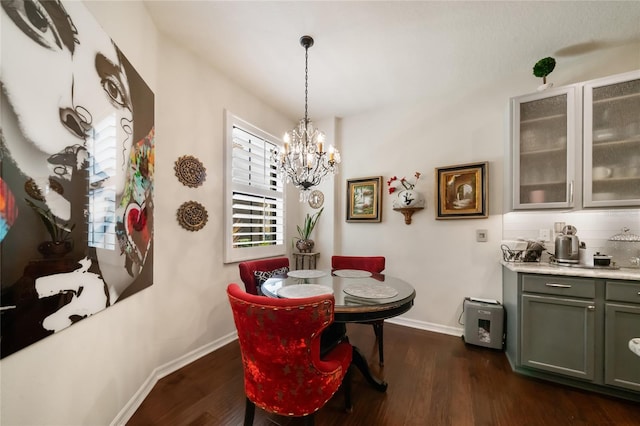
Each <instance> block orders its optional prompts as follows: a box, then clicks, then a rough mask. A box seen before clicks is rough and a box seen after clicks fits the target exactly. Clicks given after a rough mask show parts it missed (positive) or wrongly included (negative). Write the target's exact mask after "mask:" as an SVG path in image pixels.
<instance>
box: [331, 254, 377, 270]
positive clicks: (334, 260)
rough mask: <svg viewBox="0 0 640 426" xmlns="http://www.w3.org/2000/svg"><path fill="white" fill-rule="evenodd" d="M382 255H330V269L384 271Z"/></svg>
mask: <svg viewBox="0 0 640 426" xmlns="http://www.w3.org/2000/svg"><path fill="white" fill-rule="evenodd" d="M384 267H385V257H384V256H331V269H333V270H336V269H358V270H360V271H369V272H371V273H374V274H379V273H381V272H382V271H384Z"/></svg>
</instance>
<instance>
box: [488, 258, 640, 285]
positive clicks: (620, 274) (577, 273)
mask: <svg viewBox="0 0 640 426" xmlns="http://www.w3.org/2000/svg"><path fill="white" fill-rule="evenodd" d="M500 263H501V264H502V265H503V266H504V267H506V268H507V269H510V270H511V271H514V272H525V273H528V274H546V275H565V276H571V277H587V278H606V279H615V280H632V281H640V269H632V268H620V269H607V268H593V269H592V268H580V267H573V266H560V265H555V264H550V263H547V262H540V263H538V262H505V261H504V260H501V261H500Z"/></svg>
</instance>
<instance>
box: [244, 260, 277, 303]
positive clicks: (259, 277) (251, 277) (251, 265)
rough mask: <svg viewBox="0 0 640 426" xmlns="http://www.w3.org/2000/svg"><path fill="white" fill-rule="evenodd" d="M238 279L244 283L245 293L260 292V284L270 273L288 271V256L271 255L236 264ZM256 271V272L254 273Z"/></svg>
mask: <svg viewBox="0 0 640 426" xmlns="http://www.w3.org/2000/svg"><path fill="white" fill-rule="evenodd" d="M238 268H239V269H240V279H241V280H242V282H243V283H244V288H245V290H246V291H247V293H250V294H256V295H258V294H261V293H260V292H259V289H260V286H261V285H262V284H263V283H264V282H265V281H266V280H267V278H270V277H271V275H275V274H284V273H287V272H289V258H288V257H272V258H269V259H260V260H251V261H247V262H241V263H239V264H238ZM256 273H257V274H256Z"/></svg>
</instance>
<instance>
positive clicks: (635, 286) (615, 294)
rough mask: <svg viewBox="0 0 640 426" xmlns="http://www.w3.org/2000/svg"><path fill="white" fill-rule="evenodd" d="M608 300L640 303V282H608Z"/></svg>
mask: <svg viewBox="0 0 640 426" xmlns="http://www.w3.org/2000/svg"><path fill="white" fill-rule="evenodd" d="M607 300H613V301H617V302H627V303H640V282H637V283H634V282H613V281H607Z"/></svg>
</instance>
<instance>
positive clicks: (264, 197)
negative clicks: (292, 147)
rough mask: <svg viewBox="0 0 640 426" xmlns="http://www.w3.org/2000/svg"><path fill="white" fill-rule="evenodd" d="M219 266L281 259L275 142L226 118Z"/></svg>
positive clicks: (281, 227)
mask: <svg viewBox="0 0 640 426" xmlns="http://www.w3.org/2000/svg"><path fill="white" fill-rule="evenodd" d="M226 127H227V133H226V134H227V140H226V141H225V145H226V151H227V155H226V159H227V161H226V167H225V169H226V170H225V175H226V185H225V188H226V203H225V216H226V220H225V223H226V224H227V227H226V229H225V233H226V235H225V262H237V261H241V260H248V259H256V258H261V257H268V256H277V255H281V254H284V252H285V249H284V190H283V184H282V179H281V178H280V173H279V171H278V169H277V165H276V164H275V163H274V162H273V161H271V152H272V151H273V149H275V148H277V139H276V138H274V137H273V136H271V135H269V134H267V133H265V132H263V131H262V130H260V129H257V128H255V127H254V126H252V125H250V124H248V123H246V122H244V121H242V120H240V119H239V118H238V117H235V116H233V115H232V114H230V113H227V123H226Z"/></svg>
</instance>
